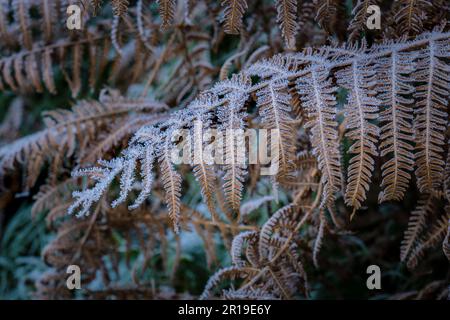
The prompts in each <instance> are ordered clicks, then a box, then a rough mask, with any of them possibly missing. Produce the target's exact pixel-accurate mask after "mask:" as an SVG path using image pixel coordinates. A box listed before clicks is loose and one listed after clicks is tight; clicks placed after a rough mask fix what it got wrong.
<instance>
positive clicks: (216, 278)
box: [200, 266, 257, 300]
mask: <svg viewBox="0 0 450 320" xmlns="http://www.w3.org/2000/svg"><path fill="white" fill-rule="evenodd" d="M256 272H257V271H255V270H254V269H250V268H247V269H245V268H239V267H234V266H233V267H228V268H224V269H221V270H219V271H217V272H216V273H215V274H214V275H213V276H212V277H210V278H209V280H208V283H207V284H206V286H205V288H204V289H203V292H202V294H201V295H200V299H201V300H205V299H208V298H209V297H210V296H211V294H212V291H213V290H214V289H215V287H217V285H218V284H219V283H220V282H222V281H224V280H226V279H236V278H242V279H246V278H248V277H249V276H251V275H254V274H255V273H256Z"/></svg>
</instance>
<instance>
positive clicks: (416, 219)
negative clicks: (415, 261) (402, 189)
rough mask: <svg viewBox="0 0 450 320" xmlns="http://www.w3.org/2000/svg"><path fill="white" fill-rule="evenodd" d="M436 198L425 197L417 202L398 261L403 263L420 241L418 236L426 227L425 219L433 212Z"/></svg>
mask: <svg viewBox="0 0 450 320" xmlns="http://www.w3.org/2000/svg"><path fill="white" fill-rule="evenodd" d="M435 202H436V198H435V197H433V196H430V195H428V196H426V197H425V198H422V199H420V200H419V203H418V204H417V207H416V208H415V209H414V211H413V212H411V215H410V218H409V222H408V229H407V230H406V231H405V235H404V238H403V240H402V244H401V247H400V260H401V261H405V260H406V258H407V257H408V255H409V254H410V252H411V250H412V249H413V248H414V247H415V246H416V245H417V244H418V243H419V242H420V241H421V239H420V235H421V233H422V231H423V230H424V229H425V227H426V219H427V217H428V216H430V215H431V214H433V212H434V211H435V209H436V207H435Z"/></svg>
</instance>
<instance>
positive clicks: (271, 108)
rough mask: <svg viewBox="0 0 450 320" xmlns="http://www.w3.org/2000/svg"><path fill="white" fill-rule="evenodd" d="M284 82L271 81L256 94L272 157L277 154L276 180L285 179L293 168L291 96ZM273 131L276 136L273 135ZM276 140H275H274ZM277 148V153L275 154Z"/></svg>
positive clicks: (293, 148) (293, 146) (293, 144)
mask: <svg viewBox="0 0 450 320" xmlns="http://www.w3.org/2000/svg"><path fill="white" fill-rule="evenodd" d="M287 86H288V83H287V82H286V81H273V82H272V81H271V82H269V83H268V85H267V86H266V87H264V88H263V89H261V90H259V91H258V92H257V93H256V94H257V105H258V107H259V114H260V115H261V118H262V124H263V127H264V128H265V129H267V130H271V131H270V133H269V134H270V139H271V141H270V144H271V148H272V150H271V152H272V153H271V154H272V156H274V155H277V154H279V158H278V159H272V161H274V160H275V161H277V162H278V165H279V169H278V173H277V178H278V179H281V178H285V177H286V176H287V175H289V174H290V173H291V171H292V170H293V168H294V152H295V141H294V140H293V138H294V127H293V126H292V120H293V119H292V116H291V111H292V110H291V106H290V101H291V96H290V94H289V92H288V91H287ZM273 130H275V133H276V135H274V134H273V133H274V132H273ZM275 138H276V139H275ZM274 148H277V151H278V153H276V152H275V149H274Z"/></svg>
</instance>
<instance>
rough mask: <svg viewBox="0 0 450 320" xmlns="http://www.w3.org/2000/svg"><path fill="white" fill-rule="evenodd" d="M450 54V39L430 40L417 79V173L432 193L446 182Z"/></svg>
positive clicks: (421, 56)
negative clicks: (445, 155)
mask: <svg viewBox="0 0 450 320" xmlns="http://www.w3.org/2000/svg"><path fill="white" fill-rule="evenodd" d="M449 55H450V42H449V40H444V41H430V43H429V45H428V46H427V47H426V48H425V49H423V50H421V51H420V52H419V57H418V59H419V60H418V61H417V69H416V72H415V73H414V76H415V80H416V81H417V82H419V85H418V87H417V88H416V93H415V98H416V101H417V102H416V109H415V113H416V118H415V122H414V131H415V140H416V146H417V153H416V159H417V160H416V164H417V169H416V177H417V184H418V187H419V190H420V191H421V192H428V193H432V192H435V191H438V190H439V188H440V187H441V186H442V175H443V173H444V165H445V163H444V160H443V152H444V150H443V146H444V144H445V136H444V132H445V130H446V129H447V121H448V120H447V115H448V112H447V105H448V95H449V88H450V66H449V65H448V64H446V63H445V62H444V61H443V59H444V58H445V57H448V56H449Z"/></svg>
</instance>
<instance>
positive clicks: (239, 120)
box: [217, 78, 248, 214]
mask: <svg viewBox="0 0 450 320" xmlns="http://www.w3.org/2000/svg"><path fill="white" fill-rule="evenodd" d="M228 85H230V86H236V88H240V90H243V92H240V91H237V92H230V93H229V94H228V95H227V101H228V103H227V104H226V105H224V106H223V107H222V108H220V109H219V110H218V112H217V113H218V119H219V121H220V130H222V132H223V133H225V137H224V138H225V140H224V141H222V143H224V146H225V148H224V149H225V152H224V163H225V164H224V166H223V170H224V172H225V174H224V176H223V181H224V184H223V190H224V193H225V197H226V201H227V203H228V205H229V207H230V209H231V210H232V211H233V212H234V213H237V214H239V208H240V203H241V197H242V189H243V183H244V180H245V176H246V175H247V165H246V156H245V149H246V148H245V135H244V117H245V116H246V114H245V113H244V112H242V111H241V109H242V108H243V107H244V104H245V102H246V100H247V94H246V93H245V91H244V90H245V88H246V86H247V85H248V79H246V78H232V79H231V80H230V81H229V82H228V83H226V84H225V90H228V89H227V86H228ZM221 147H222V146H221Z"/></svg>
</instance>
